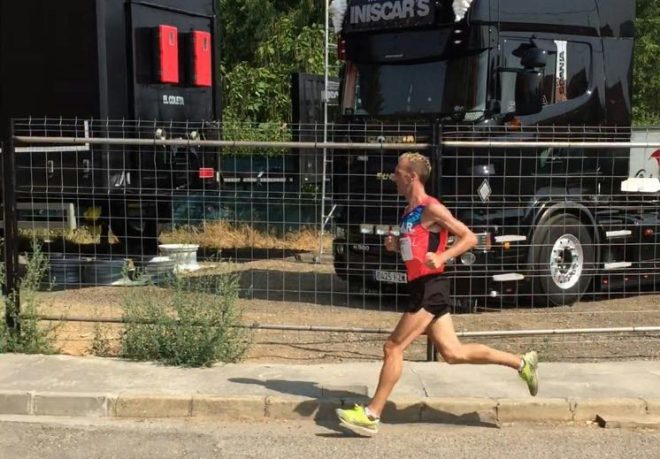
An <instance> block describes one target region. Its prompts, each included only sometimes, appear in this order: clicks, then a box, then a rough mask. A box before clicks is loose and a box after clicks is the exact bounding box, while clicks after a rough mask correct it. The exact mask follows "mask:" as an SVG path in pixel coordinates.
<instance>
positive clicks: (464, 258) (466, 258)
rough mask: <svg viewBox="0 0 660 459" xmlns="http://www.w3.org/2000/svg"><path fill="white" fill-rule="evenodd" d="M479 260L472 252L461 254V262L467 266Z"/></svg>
mask: <svg viewBox="0 0 660 459" xmlns="http://www.w3.org/2000/svg"><path fill="white" fill-rule="evenodd" d="M476 261H477V256H476V255H475V254H473V253H472V252H465V253H464V254H463V255H461V263H463V264H464V265H465V266H472V265H473V264H474V263H475V262H476Z"/></svg>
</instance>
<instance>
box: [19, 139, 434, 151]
mask: <svg viewBox="0 0 660 459" xmlns="http://www.w3.org/2000/svg"><path fill="white" fill-rule="evenodd" d="M14 140H15V141H16V142H19V143H21V144H37V145H38V144H54V145H69V146H71V145H81V144H90V145H126V146H129V145H130V146H163V145H168V146H176V147H233V148H308V149H315V150H318V149H320V148H334V149H337V150H378V151H380V150H415V151H421V150H426V149H428V148H430V147H431V144H427V143H382V142H373V143H357V142H326V143H323V142H260V141H249V140H192V139H133V138H115V137H95V138H81V137H50V136H49V137H46V136H44V137H41V136H35V137H31V136H16V137H14Z"/></svg>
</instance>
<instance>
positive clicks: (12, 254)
mask: <svg viewBox="0 0 660 459" xmlns="http://www.w3.org/2000/svg"><path fill="white" fill-rule="evenodd" d="M7 133H8V134H7V138H6V140H5V141H4V142H3V148H2V193H3V220H4V233H5V234H4V256H5V259H4V262H5V283H4V285H3V286H2V293H3V295H4V297H5V299H6V304H7V305H8V306H9V307H7V308H6V311H5V320H6V321H7V326H8V327H9V329H10V330H11V331H12V332H13V333H18V332H19V330H20V329H19V326H20V320H19V316H20V297H19V292H18V279H17V277H18V276H17V268H18V224H17V214H16V150H15V149H14V138H13V137H14V124H13V121H11V120H10V121H9V129H8V130H7ZM12 306H13V307H12Z"/></svg>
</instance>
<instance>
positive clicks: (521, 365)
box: [518, 359, 525, 373]
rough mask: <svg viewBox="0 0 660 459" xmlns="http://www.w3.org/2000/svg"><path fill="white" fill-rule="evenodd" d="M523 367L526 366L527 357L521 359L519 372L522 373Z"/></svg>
mask: <svg viewBox="0 0 660 459" xmlns="http://www.w3.org/2000/svg"><path fill="white" fill-rule="evenodd" d="M523 368H525V359H520V366H519V367H518V373H520V372H521V371H522V370H523Z"/></svg>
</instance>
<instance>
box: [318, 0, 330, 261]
mask: <svg viewBox="0 0 660 459" xmlns="http://www.w3.org/2000/svg"><path fill="white" fill-rule="evenodd" d="M329 1H330V0H326V1H325V46H324V50H323V67H324V69H323V78H324V80H323V144H324V145H325V144H327V143H328V65H329V59H328V29H329V27H330V12H329V8H328V7H329ZM327 161H328V149H327V148H325V147H324V148H323V166H322V167H323V173H322V174H321V218H320V219H319V223H320V224H321V231H320V232H319V260H318V261H319V263H320V262H321V257H322V256H323V235H324V232H325V221H324V220H325V192H326V190H325V179H326V174H327V167H326V163H327Z"/></svg>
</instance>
